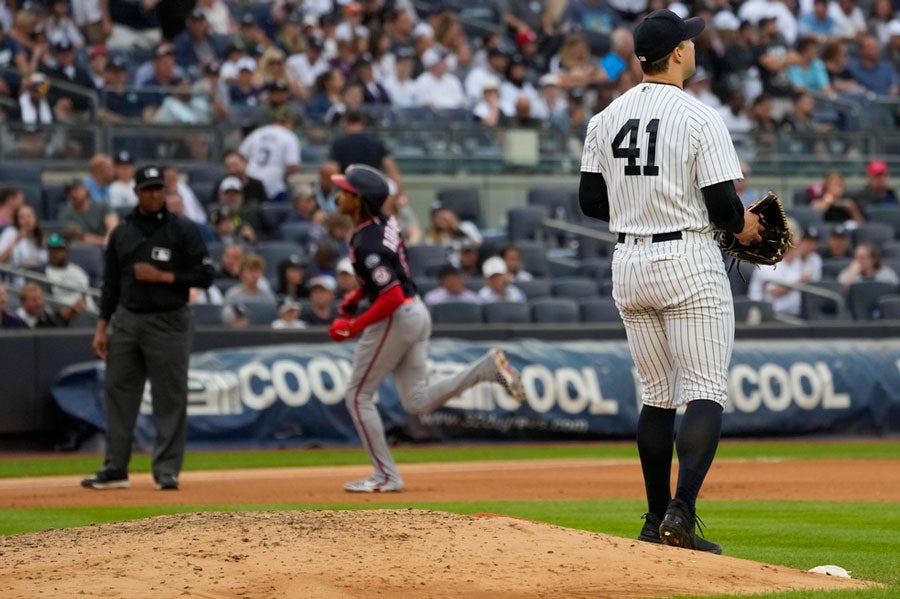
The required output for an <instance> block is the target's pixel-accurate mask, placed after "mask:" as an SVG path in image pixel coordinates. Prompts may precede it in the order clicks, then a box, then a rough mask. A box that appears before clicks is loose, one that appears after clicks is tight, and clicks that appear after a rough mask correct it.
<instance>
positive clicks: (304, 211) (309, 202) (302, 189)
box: [287, 183, 333, 225]
mask: <svg viewBox="0 0 900 599" xmlns="http://www.w3.org/2000/svg"><path fill="white" fill-rule="evenodd" d="M293 195H294V198H293V200H292V204H293V206H294V210H293V211H292V212H291V213H290V215H288V217H287V222H308V223H311V224H314V225H321V224H322V223H323V222H324V221H325V217H326V216H327V215H326V213H325V211H324V210H322V209H321V208H320V207H319V203H318V202H317V201H316V195H315V193H313V189H312V187H311V186H309V185H307V184H305V183H304V184H303V185H300V186H298V187H297V188H296V190H295V191H294V194H293ZM332 214H333V213H332Z"/></svg>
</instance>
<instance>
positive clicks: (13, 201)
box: [0, 187, 25, 228]
mask: <svg viewBox="0 0 900 599" xmlns="http://www.w3.org/2000/svg"><path fill="white" fill-rule="evenodd" d="M24 203H25V192H23V191H22V190H21V189H19V188H18V187H4V188H2V189H0V228H2V227H5V226H7V225H11V224H13V220H14V216H15V213H16V210H18V209H19V206H21V205H22V204H24Z"/></svg>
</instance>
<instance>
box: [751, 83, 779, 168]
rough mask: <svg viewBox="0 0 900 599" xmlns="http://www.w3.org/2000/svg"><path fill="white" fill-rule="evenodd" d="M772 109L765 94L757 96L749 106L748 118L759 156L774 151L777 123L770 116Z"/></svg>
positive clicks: (770, 100) (769, 99)
mask: <svg viewBox="0 0 900 599" xmlns="http://www.w3.org/2000/svg"><path fill="white" fill-rule="evenodd" d="M772 109H773V102H772V98H770V97H769V96H767V95H765V94H760V95H759V96H757V97H756V99H754V100H753V103H752V104H751V105H750V111H749V113H748V116H749V117H750V122H751V123H752V125H753V140H754V142H755V143H756V151H757V154H759V155H766V154H767V153H769V152H774V151H775V143H776V141H777V132H778V122H777V121H776V120H775V118H774V117H773V116H772Z"/></svg>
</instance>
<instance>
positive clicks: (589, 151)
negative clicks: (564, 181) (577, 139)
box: [581, 114, 601, 173]
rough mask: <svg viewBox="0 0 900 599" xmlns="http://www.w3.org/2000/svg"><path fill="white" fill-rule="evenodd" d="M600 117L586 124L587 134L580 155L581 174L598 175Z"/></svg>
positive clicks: (596, 116)
mask: <svg viewBox="0 0 900 599" xmlns="http://www.w3.org/2000/svg"><path fill="white" fill-rule="evenodd" d="M599 131H600V115H599V114H597V115H594V117H593V118H592V119H591V120H590V122H589V123H588V128H587V134H586V135H585V137H584V149H583V150H582V153H581V172H583V173H599V172H601V171H600V145H599V144H600V140H599V138H598V135H599Z"/></svg>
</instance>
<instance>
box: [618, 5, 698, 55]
mask: <svg viewBox="0 0 900 599" xmlns="http://www.w3.org/2000/svg"><path fill="white" fill-rule="evenodd" d="M704 27H706V22H705V21H704V20H703V19H701V18H700V17H691V18H690V19H682V18H681V17H679V16H678V15H676V14H675V13H674V12H672V11H671V10H668V9H666V8H663V9H660V10H654V11H653V12H651V13H650V14H649V15H647V16H646V17H644V20H643V21H641V22H640V23H638V26H637V27H635V28H634V53H635V54H636V55H637V57H638V60H640V61H641V62H656V61H657V60H659V59H661V58H664V57H666V56H668V55H669V54H670V53H671V52H672V50H674V49H675V48H677V47H678V44H680V43H681V42H683V41H684V40H689V39H691V38H692V37H697V35H698V34H699V33H700V32H701V31H703V28H704Z"/></svg>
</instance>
